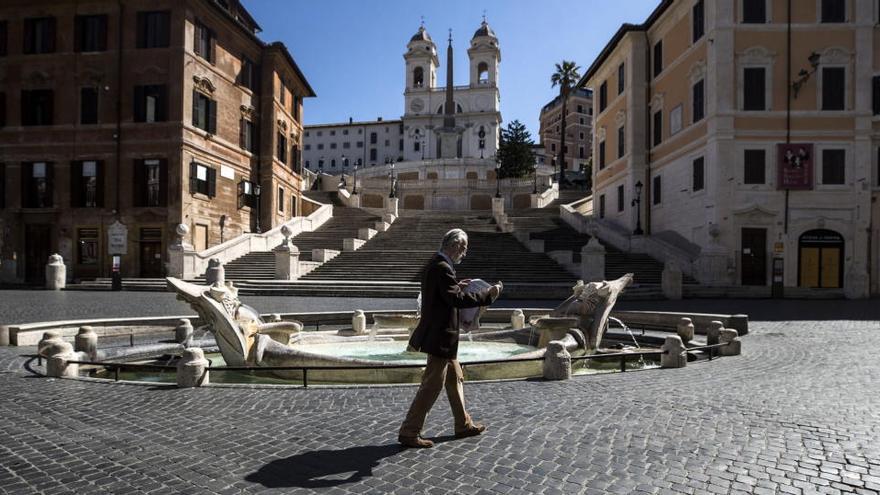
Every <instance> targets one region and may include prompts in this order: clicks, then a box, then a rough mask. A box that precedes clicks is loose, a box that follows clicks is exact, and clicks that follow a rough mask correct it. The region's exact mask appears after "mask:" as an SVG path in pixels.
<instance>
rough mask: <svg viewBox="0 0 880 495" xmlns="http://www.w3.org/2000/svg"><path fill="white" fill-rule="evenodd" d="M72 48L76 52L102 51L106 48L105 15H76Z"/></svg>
mask: <svg viewBox="0 0 880 495" xmlns="http://www.w3.org/2000/svg"><path fill="white" fill-rule="evenodd" d="M73 49H74V51H77V52H103V51H105V50H107V16H106V15H78V16H76V23H75V25H74V38H73Z"/></svg>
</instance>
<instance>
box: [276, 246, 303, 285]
mask: <svg viewBox="0 0 880 495" xmlns="http://www.w3.org/2000/svg"><path fill="white" fill-rule="evenodd" d="M285 241H287V239H285ZM272 252H273V253H274V254H275V280H296V279H297V278H299V248H297V247H296V246H294V245H293V244H289V243H287V242H285V243H282V244H281V245H280V246H278V247H276V248H275V249H273V250H272Z"/></svg>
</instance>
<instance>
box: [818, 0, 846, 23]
mask: <svg viewBox="0 0 880 495" xmlns="http://www.w3.org/2000/svg"><path fill="white" fill-rule="evenodd" d="M822 22H846V0H822Z"/></svg>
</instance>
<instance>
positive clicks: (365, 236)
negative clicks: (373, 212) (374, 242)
mask: <svg viewBox="0 0 880 495" xmlns="http://www.w3.org/2000/svg"><path fill="white" fill-rule="evenodd" d="M375 236H376V231H375V230H374V229H371V228H369V227H362V228H359V229H358V236H357V238H358V239H360V240H362V241H369V240H370V239H372V238H373V237H375Z"/></svg>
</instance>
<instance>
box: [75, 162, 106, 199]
mask: <svg viewBox="0 0 880 495" xmlns="http://www.w3.org/2000/svg"><path fill="white" fill-rule="evenodd" d="M103 168H104V167H103V163H102V162H100V161H95V160H85V161H75V162H73V163H71V176H70V206H72V207H74V208H96V207H97V208H100V207H103V206H104V194H103V193H104V177H103V175H104V174H103V173H102V172H103Z"/></svg>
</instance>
